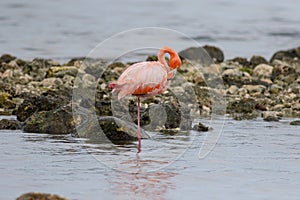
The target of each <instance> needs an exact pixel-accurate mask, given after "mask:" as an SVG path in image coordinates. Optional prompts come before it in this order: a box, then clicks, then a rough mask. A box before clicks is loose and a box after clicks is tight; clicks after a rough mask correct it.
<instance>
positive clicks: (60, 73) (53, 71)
mask: <svg viewBox="0 0 300 200" xmlns="http://www.w3.org/2000/svg"><path fill="white" fill-rule="evenodd" d="M77 73H78V68H76V67H75V66H59V67H50V68H49V69H48V70H47V73H46V78H50V77H57V78H63V77H64V76H65V75H69V76H73V77H76V75H77Z"/></svg>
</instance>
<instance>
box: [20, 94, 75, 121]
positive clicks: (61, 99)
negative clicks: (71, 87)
mask: <svg viewBox="0 0 300 200" xmlns="http://www.w3.org/2000/svg"><path fill="white" fill-rule="evenodd" d="M20 97H21V98H24V101H23V102H22V103H21V104H20V105H19V106H18V108H17V110H16V116H17V119H18V120H19V121H20V122H24V121H25V120H26V119H27V118H28V117H30V116H31V115H32V114H33V113H35V112H37V111H50V110H55V109H57V108H59V107H60V106H62V105H66V104H67V103H69V101H70V100H71V94H70V93H68V91H63V90H61V91H59V92H58V91H50V90H49V91H47V92H44V93H42V94H41V95H33V94H30V93H23V94H22V95H21V96H20Z"/></svg>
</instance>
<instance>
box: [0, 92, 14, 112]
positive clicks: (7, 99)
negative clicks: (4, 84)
mask: <svg viewBox="0 0 300 200" xmlns="http://www.w3.org/2000/svg"><path fill="white" fill-rule="evenodd" d="M15 107H16V104H15V103H14V102H13V101H12V97H11V95H10V94H8V93H6V92H0V108H5V109H12V108H15Z"/></svg>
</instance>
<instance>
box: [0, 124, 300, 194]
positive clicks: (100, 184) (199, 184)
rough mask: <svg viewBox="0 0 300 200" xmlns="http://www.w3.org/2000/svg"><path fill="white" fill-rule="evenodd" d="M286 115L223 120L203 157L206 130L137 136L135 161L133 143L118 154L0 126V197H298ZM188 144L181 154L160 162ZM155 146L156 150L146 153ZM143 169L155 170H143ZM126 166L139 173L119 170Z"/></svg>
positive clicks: (297, 140) (294, 137)
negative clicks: (271, 118) (139, 144)
mask: <svg viewBox="0 0 300 200" xmlns="http://www.w3.org/2000/svg"><path fill="white" fill-rule="evenodd" d="M291 120H292V119H283V120H281V121H280V122H265V121H263V120H261V119H258V120H250V121H247V120H245V121H234V120H230V119H228V120H226V123H225V126H224V129H223V132H222V135H221V137H220V139H219V141H218V143H217V145H216V146H215V148H214V149H213V151H212V152H211V153H210V154H209V155H208V156H207V157H205V158H204V159H198V152H199V147H200V146H199V144H200V143H199V142H201V141H203V140H204V138H205V133H201V134H199V133H196V132H192V133H190V134H183V135H182V136H180V137H179V138H178V137H175V136H174V137H172V136H167V137H163V136H159V135H157V136H155V137H156V138H159V137H160V140H159V141H150V140H143V151H142V153H141V154H140V157H139V158H137V157H136V154H135V152H136V144H132V145H127V146H126V145H125V146H118V147H117V148H118V150H117V151H116V149H112V148H103V147H104V146H103V144H99V145H97V144H90V143H86V142H85V140H82V139H76V138H73V137H71V136H70V135H58V136H51V135H45V134H31V133H22V132H20V131H0V177H1V178H0V199H14V198H16V197H17V196H19V195H21V194H22V193H24V192H28V191H40V192H48V193H56V194H59V195H62V196H65V197H68V198H70V199H80V200H82V199H199V198H201V199H202V198H203V199H251V200H252V199H282V198H284V199H299V188H300V181H299V180H300V167H299V166H300V165H299V164H300V135H299V133H300V132H299V127H297V126H291V125H289V121H291ZM201 121H203V122H204V123H208V121H205V120H201ZM215 131H217V130H213V131H211V132H209V133H208V134H215ZM194 137H195V138H194ZM189 140H193V141H194V142H193V143H192V145H191V146H187V145H186V144H187V143H185V142H186V141H189ZM162 142H163V143H165V144H175V143H176V145H177V146H176V148H172V147H174V146H173V145H169V146H168V145H161V143H162ZM148 144H151V146H149V145H148ZM151 147H152V148H151ZM186 147H188V148H187V151H186V152H184V154H183V155H182V156H179V158H177V159H176V160H175V162H171V163H169V164H168V165H166V164H167V161H168V159H169V158H172V157H173V154H174V153H175V154H176V153H177V155H180V154H181V153H182V149H185V148H186ZM154 148H157V150H158V151H160V150H162V152H161V153H160V154H156V155H155V156H153V155H152V154H149V153H147V151H153V150H154ZM176 150H177V151H176ZM111 166H115V167H117V168H118V169H119V170H121V171H123V172H118V171H116V170H112V169H111V168H110V167H111ZM160 166H163V168H162V169H157V168H159V167H160ZM149 169H154V170H153V171H152V172H149V173H143V172H144V171H148V170H149ZM128 170H129V171H130V170H131V171H134V172H140V173H125V172H124V171H128Z"/></svg>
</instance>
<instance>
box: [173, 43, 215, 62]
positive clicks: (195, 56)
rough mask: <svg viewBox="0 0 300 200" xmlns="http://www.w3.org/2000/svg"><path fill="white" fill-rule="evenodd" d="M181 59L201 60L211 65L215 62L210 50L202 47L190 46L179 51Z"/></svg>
mask: <svg viewBox="0 0 300 200" xmlns="http://www.w3.org/2000/svg"><path fill="white" fill-rule="evenodd" d="M178 55H179V56H180V58H181V59H183V60H184V59H187V60H191V61H195V62H199V63H201V64H203V65H210V64H212V62H213V58H211V57H210V55H209V54H208V52H207V51H206V50H204V48H202V47H190V48H187V49H185V50H183V51H180V52H179V53H178Z"/></svg>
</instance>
